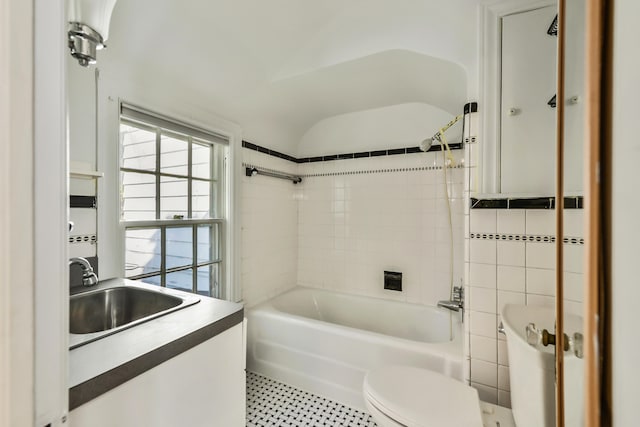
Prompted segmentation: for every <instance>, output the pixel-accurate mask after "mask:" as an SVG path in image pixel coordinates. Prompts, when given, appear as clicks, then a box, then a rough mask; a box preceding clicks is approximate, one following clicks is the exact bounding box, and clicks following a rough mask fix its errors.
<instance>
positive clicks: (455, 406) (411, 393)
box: [363, 366, 482, 427]
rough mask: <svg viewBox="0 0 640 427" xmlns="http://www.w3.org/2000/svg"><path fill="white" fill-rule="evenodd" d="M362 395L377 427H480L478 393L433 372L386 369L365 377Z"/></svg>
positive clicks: (402, 367) (397, 368)
mask: <svg viewBox="0 0 640 427" xmlns="http://www.w3.org/2000/svg"><path fill="white" fill-rule="evenodd" d="M363 393H364V400H365V405H366V407H367V409H368V410H369V413H370V414H371V415H372V416H373V419H374V420H375V422H376V424H377V425H378V426H379V427H401V426H406V427H431V426H439V427H440V426H468V427H475V426H478V427H481V426H482V411H481V409H480V400H479V399H478V392H477V391H476V390H475V389H474V388H471V387H469V386H467V385H465V384H463V383H462V382H460V381H456V380H454V379H452V378H449V377H446V376H444V375H442V374H439V373H437V372H433V371H429V370H426V369H420V368H415V367H411V366H386V367H383V368H381V369H377V370H374V371H371V372H369V373H368V374H367V375H366V376H365V379H364V384H363Z"/></svg>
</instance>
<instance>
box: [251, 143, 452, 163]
mask: <svg viewBox="0 0 640 427" xmlns="http://www.w3.org/2000/svg"><path fill="white" fill-rule="evenodd" d="M242 147H243V148H247V149H249V150H254V151H259V152H261V153H264V154H268V155H270V156H274V157H279V158H281V159H284V160H288V161H290V162H293V163H315V162H330V161H333V160H346V159H360V158H362V157H378V156H394V155H398V154H413V153H422V150H421V149H420V147H407V148H389V149H387V150H374V151H361V152H358V153H341V154H330V155H326V156H315V157H302V158H295V157H293V156H290V155H288V154H283V153H280V152H278V151H275V150H271V149H269V148H266V147H262V146H260V145H257V144H253V143H251V142H249V141H242ZM449 148H450V149H452V150H461V149H462V148H464V147H463V144H462V142H456V143H453V144H449ZM434 151H442V147H441V146H440V145H438V144H434V145H432V146H431V148H430V149H429V151H428V152H429V153H431V152H434Z"/></svg>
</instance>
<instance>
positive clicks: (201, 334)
mask: <svg viewBox="0 0 640 427" xmlns="http://www.w3.org/2000/svg"><path fill="white" fill-rule="evenodd" d="M133 283H135V285H136V286H140V285H142V286H145V287H149V288H150V289H154V287H153V286H152V285H145V284H140V283H139V282H131V281H129V280H127V279H111V280H105V281H102V282H100V283H99V284H98V285H97V286H96V287H92V288H91V290H94V289H101V288H108V287H115V286H126V285H127V284H133ZM243 318H244V310H243V306H242V304H237V303H233V302H229V301H223V300H217V299H214V298H208V297H203V296H200V301H199V302H198V303H197V304H194V305H191V306H189V307H185V308H184V309H181V310H178V311H174V312H172V313H169V314H166V315H164V316H161V317H157V318H155V319H153V320H150V321H148V322H146V323H142V324H139V325H136V326H134V327H132V328H129V329H124V330H122V331H120V332H118V333H115V334H113V335H109V336H106V337H104V338H101V339H99V340H97V341H93V342H90V343H88V344H85V345H82V346H80V347H77V348H74V349H72V350H70V351H69V410H73V409H74V408H77V407H78V406H80V405H83V404H84V403H87V402H88V401H90V400H92V399H94V398H96V397H98V396H100V395H101V394H103V393H106V392H107V391H109V390H111V389H113V388H115V387H117V386H119V385H120V384H123V383H124V382H126V381H128V380H130V379H132V378H134V377H136V376H138V375H140V374H142V373H144V372H146V371H148V370H150V369H152V368H154V367H155V366H158V365H159V364H161V363H162V362H165V361H167V360H169V359H171V358H172V357H174V356H177V355H178V354H180V353H183V352H185V351H187V350H189V349H191V348H193V347H195V346H197V345H198V344H201V343H203V342H204V341H206V340H208V339H210V338H213V337H214V336H216V335H218V334H220V333H222V332H224V331H226V330H227V329H230V328H231V327H233V326H235V325H237V324H239V323H241V322H242V320H243Z"/></svg>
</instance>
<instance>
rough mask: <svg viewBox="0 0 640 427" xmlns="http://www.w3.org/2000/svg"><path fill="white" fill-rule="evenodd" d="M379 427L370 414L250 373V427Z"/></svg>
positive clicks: (248, 396)
mask: <svg viewBox="0 0 640 427" xmlns="http://www.w3.org/2000/svg"><path fill="white" fill-rule="evenodd" d="M272 426H273V427H280V426H305V427H306V426H308V427H313V426H339V427H376V424H375V423H374V422H373V419H372V418H371V415H369V414H366V413H364V412H362V411H358V410H356V409H353V408H350V407H348V406H344V405H343V404H341V403H338V402H334V401H332V400H329V399H325V398H324V397H320V396H317V395H314V394H312V393H308V392H306V391H302V390H299V389H297V388H295V387H292V386H290V385H287V384H284V383H281V382H278V381H275V380H272V379H270V378H267V377H263V376H262V375H259V374H256V373H254V372H247V427H272Z"/></svg>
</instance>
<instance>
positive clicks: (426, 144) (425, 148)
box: [420, 138, 433, 153]
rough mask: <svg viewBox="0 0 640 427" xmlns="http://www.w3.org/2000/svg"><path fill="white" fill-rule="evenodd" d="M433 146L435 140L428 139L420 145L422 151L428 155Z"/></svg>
mask: <svg viewBox="0 0 640 427" xmlns="http://www.w3.org/2000/svg"><path fill="white" fill-rule="evenodd" d="M432 145H433V138H427V139H425V140H424V141H422V142H421V143H420V150H422V151H424V152H425V153H426V152H427V151H429V149H430V148H431V146H432Z"/></svg>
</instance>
